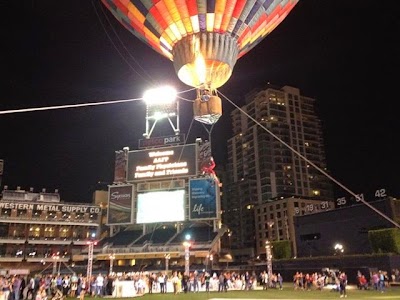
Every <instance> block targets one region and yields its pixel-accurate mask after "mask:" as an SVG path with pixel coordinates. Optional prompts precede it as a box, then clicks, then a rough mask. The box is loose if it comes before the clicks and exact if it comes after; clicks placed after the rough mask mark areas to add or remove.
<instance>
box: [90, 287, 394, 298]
mask: <svg viewBox="0 0 400 300" xmlns="http://www.w3.org/2000/svg"><path fill="white" fill-rule="evenodd" d="M88 298H91V297H86V298H85V299H86V300H87V299H88ZM113 299H115V298H113ZM123 299H125V300H127V299H129V298H123ZM130 299H136V300H139V299H146V300H147V299H149V300H173V299H174V300H176V299H190V300H206V299H207V300H218V299H248V300H255V299H270V300H273V299H280V300H285V299H288V300H289V299H341V298H340V295H339V292H335V291H330V290H323V291H315V290H313V291H302V290H293V288H292V287H291V286H290V285H287V286H286V287H284V289H283V290H276V289H269V290H267V291H263V290H255V291H228V292H226V293H218V292H209V293H206V292H200V293H187V294H184V293H181V294H178V295H174V294H171V293H167V294H145V295H143V296H141V297H135V298H130ZM343 299H344V298H343ZM346 299H371V300H374V299H382V300H390V299H400V287H392V288H387V289H386V290H385V292H384V293H380V292H378V291H373V290H367V291H365V290H362V291H360V290H357V289H355V288H354V287H352V288H350V289H349V290H348V291H347V298H346Z"/></svg>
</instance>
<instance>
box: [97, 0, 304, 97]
mask: <svg viewBox="0 0 400 300" xmlns="http://www.w3.org/2000/svg"><path fill="white" fill-rule="evenodd" d="M298 1H299V0H250V1H248V0H102V2H103V3H104V5H105V6H106V7H107V8H108V9H109V10H110V11H111V12H112V13H113V15H114V16H115V17H116V18H117V19H118V20H119V21H120V23H121V24H123V26H125V27H126V28H127V29H128V30H129V31H130V32H131V33H133V34H134V35H135V36H136V37H138V38H139V39H141V40H142V41H143V42H145V43H146V44H148V45H149V46H150V47H152V48H153V49H154V50H155V51H157V52H159V53H160V54H162V55H163V56H165V57H167V58H168V59H169V60H171V61H173V64H174V68H175V71H176V73H177V75H178V77H179V79H180V80H181V81H182V82H184V83H185V84H187V85H189V86H192V87H196V88H203V87H207V88H210V89H212V90H213V89H216V88H219V87H220V86H222V85H223V84H224V83H226V81H227V80H228V79H229V78H230V76H231V75H232V71H233V67H234V66H235V64H236V61H237V59H238V58H240V57H242V56H243V55H244V54H246V53H247V52H248V51H250V50H251V49H252V48H253V47H254V46H256V45H257V44H258V43H259V42H260V41H261V40H262V39H263V38H265V37H266V36H267V35H268V34H269V33H270V32H272V31H273V30H274V29H275V28H276V26H278V25H279V24H280V23H281V22H282V21H283V20H284V19H285V18H286V16H287V15H288V14H289V13H290V11H291V10H292V9H293V7H294V6H295V5H296V4H297V2H298Z"/></svg>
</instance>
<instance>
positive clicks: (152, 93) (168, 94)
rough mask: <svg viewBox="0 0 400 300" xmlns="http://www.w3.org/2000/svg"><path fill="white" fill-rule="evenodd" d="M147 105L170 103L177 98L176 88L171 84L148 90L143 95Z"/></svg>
mask: <svg viewBox="0 0 400 300" xmlns="http://www.w3.org/2000/svg"><path fill="white" fill-rule="evenodd" d="M143 100H144V102H146V105H147V106H158V105H166V104H167V105H168V104H171V103H174V102H175V100H176V90H175V89H174V88H173V87H171V86H163V87H159V88H154V89H151V90H148V91H146V92H145V93H144V95H143Z"/></svg>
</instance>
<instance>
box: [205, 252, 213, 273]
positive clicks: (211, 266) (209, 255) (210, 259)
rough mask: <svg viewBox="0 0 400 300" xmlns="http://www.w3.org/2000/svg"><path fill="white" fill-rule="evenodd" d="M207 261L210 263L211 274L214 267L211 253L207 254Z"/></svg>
mask: <svg viewBox="0 0 400 300" xmlns="http://www.w3.org/2000/svg"><path fill="white" fill-rule="evenodd" d="M207 259H208V261H209V262H210V272H211V271H212V269H213V267H214V265H213V260H214V256H213V255H212V254H211V253H210V254H207ZM206 269H208V263H207V266H206Z"/></svg>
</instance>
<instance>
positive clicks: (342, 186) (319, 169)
mask: <svg viewBox="0 0 400 300" xmlns="http://www.w3.org/2000/svg"><path fill="white" fill-rule="evenodd" d="M219 94H221V95H222V96H223V97H224V98H225V99H226V100H228V102H229V103H231V104H232V105H233V106H234V107H236V108H237V109H238V110H239V111H240V112H242V113H243V114H244V115H246V116H247V117H248V118H249V119H251V120H252V121H253V122H254V123H256V124H257V125H258V126H260V127H261V128H262V129H264V130H265V131H266V132H268V133H269V134H270V135H271V136H272V137H274V138H275V139H276V140H278V141H279V142H280V143H282V144H283V145H284V146H286V147H287V148H289V149H290V150H291V151H292V152H294V153H295V154H297V155H298V156H299V157H300V158H302V159H304V160H305V161H306V162H307V163H309V164H310V165H312V166H313V167H314V168H315V169H317V170H318V171H319V172H321V173H322V174H323V175H325V176H326V177H328V178H329V179H330V180H332V181H333V182H334V183H336V184H337V185H338V186H340V187H341V188H342V189H344V190H345V191H347V192H348V193H350V194H351V195H352V196H354V197H355V198H356V199H357V200H359V201H361V202H362V203H363V204H365V205H366V206H368V207H369V208H370V209H372V210H373V211H375V212H376V213H377V214H379V215H380V216H381V217H383V218H385V219H386V220H387V221H389V222H390V223H392V224H393V225H395V226H396V227H397V228H400V225H399V224H398V223H397V222H395V221H394V220H392V219H391V218H389V217H388V216H387V215H385V214H384V213H382V212H381V211H380V210H379V209H376V208H375V207H373V206H372V205H371V204H369V203H368V202H367V201H365V200H364V199H362V198H361V197H359V196H358V195H357V194H355V193H354V192H353V191H351V190H350V189H349V188H347V187H346V186H345V185H343V184H342V183H340V182H339V181H337V180H336V179H335V178H333V177H332V176H331V175H329V174H328V173H327V172H325V171H324V170H323V169H321V168H320V167H318V166H317V165H316V164H314V163H313V162H312V161H310V160H309V159H308V158H307V157H305V156H304V155H302V154H301V153H300V152H298V151H296V149H294V148H293V147H291V146H290V145H289V144H287V143H286V142H285V141H283V140H282V139H281V138H279V137H278V136H277V135H275V134H274V133H273V132H271V131H270V130H268V128H266V127H265V126H264V125H262V124H261V123H260V122H258V121H257V120H256V119H255V118H253V117H252V116H250V115H249V114H248V113H247V112H246V111H244V110H243V109H242V108H240V107H239V106H238V105H236V104H235V103H234V102H233V101H231V100H230V99H229V98H228V97H227V96H225V95H224V94H222V93H221V92H219Z"/></svg>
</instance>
